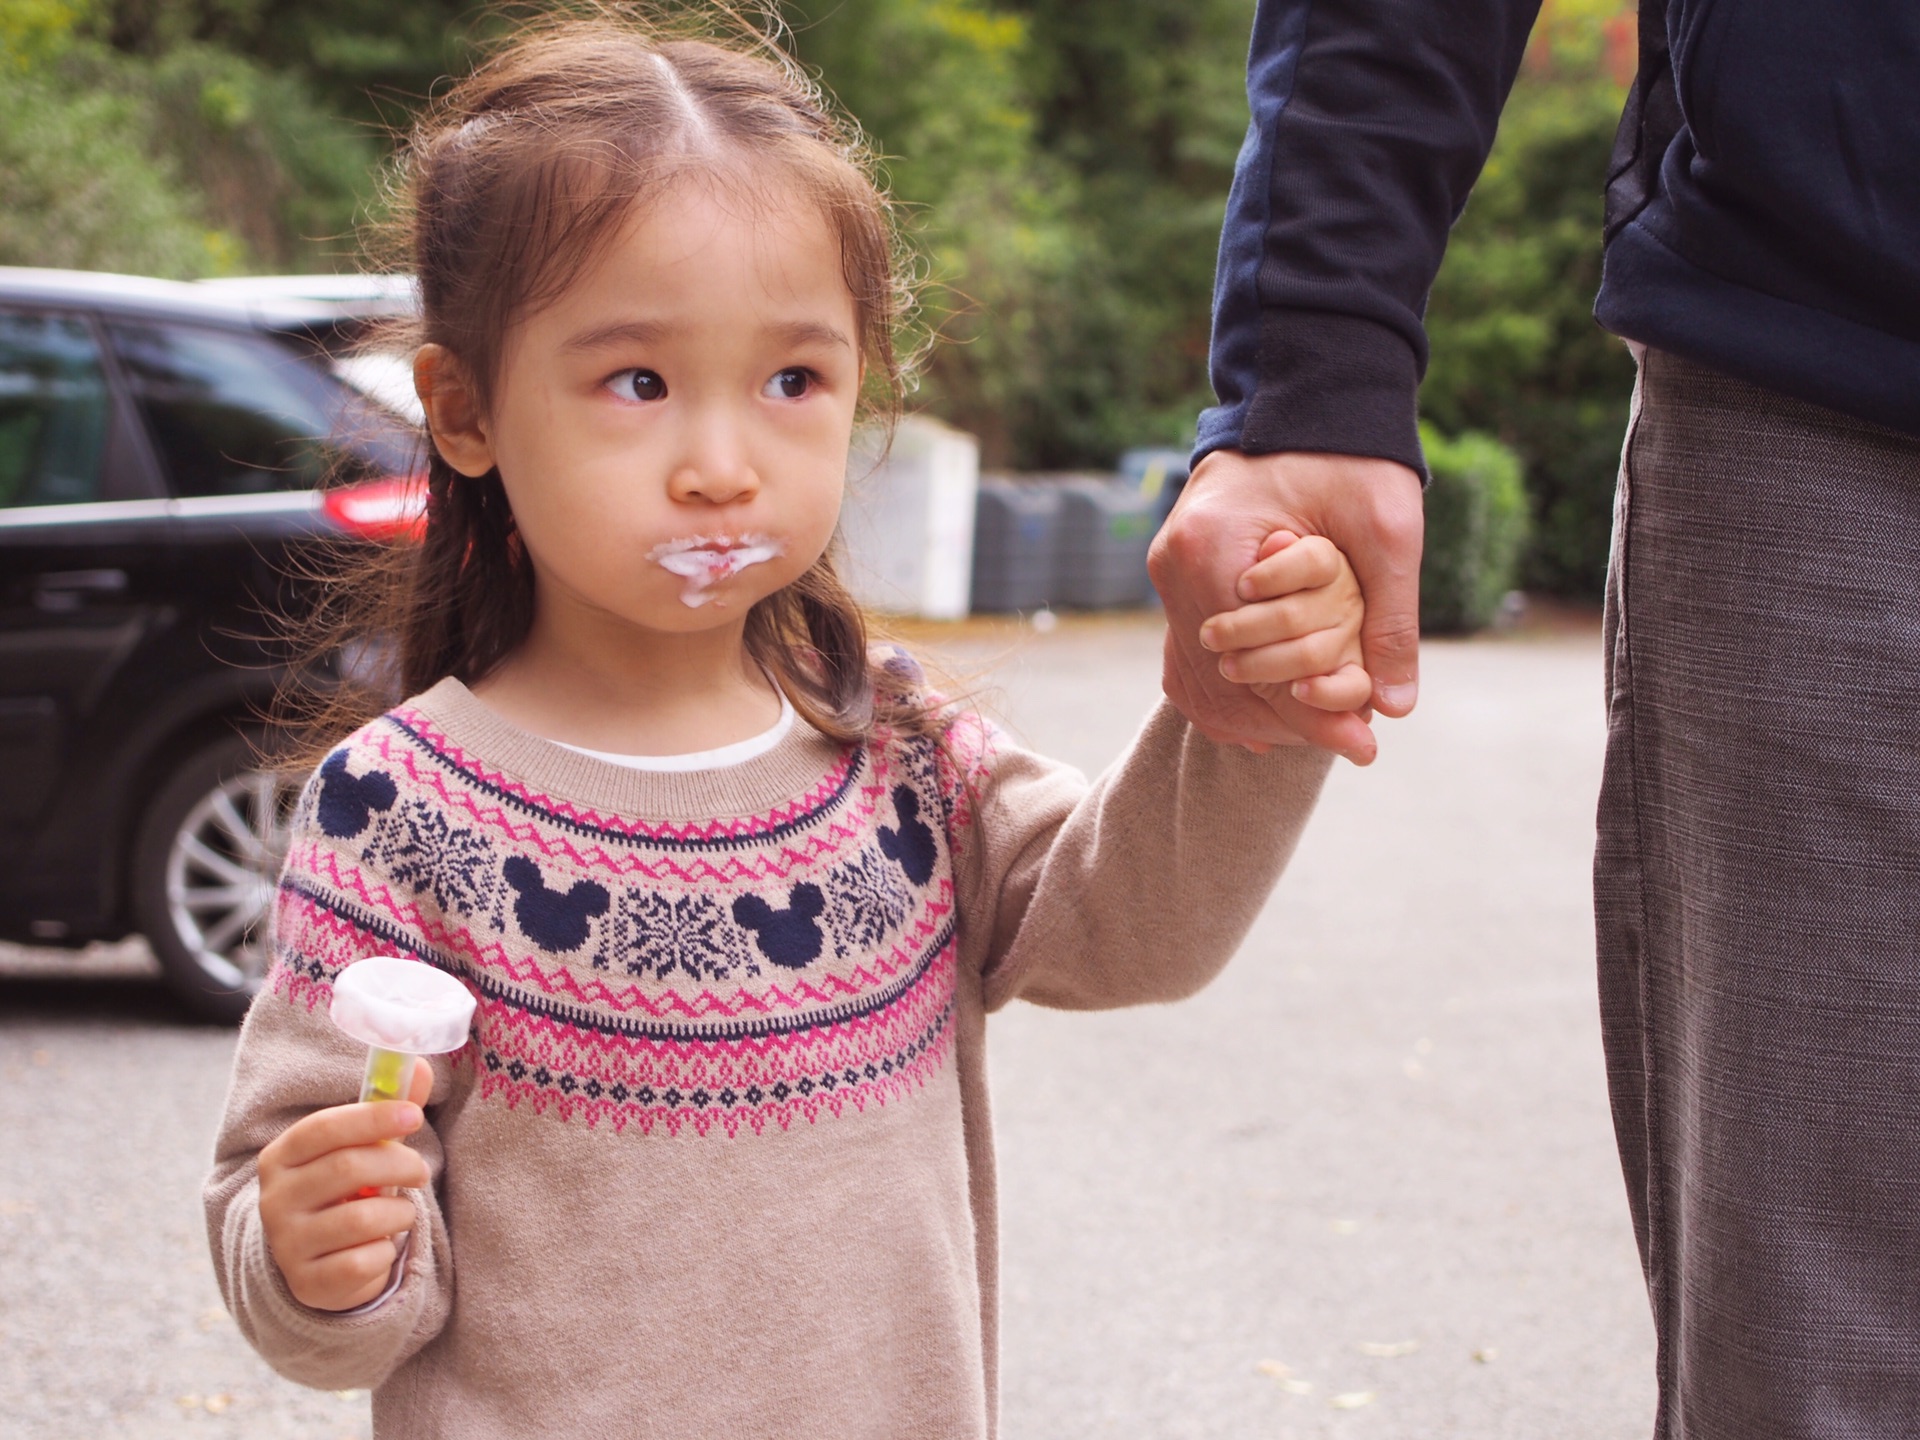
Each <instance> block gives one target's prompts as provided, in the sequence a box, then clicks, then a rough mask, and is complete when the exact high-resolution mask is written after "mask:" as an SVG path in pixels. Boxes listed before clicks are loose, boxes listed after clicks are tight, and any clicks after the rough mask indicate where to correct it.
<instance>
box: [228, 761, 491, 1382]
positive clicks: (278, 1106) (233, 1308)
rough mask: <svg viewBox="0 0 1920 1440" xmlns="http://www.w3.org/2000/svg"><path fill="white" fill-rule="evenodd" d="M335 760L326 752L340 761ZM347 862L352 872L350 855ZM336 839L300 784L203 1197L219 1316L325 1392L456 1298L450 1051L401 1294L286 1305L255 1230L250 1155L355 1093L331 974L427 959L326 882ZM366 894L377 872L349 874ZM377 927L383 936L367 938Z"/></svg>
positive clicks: (280, 1366) (356, 1060)
mask: <svg viewBox="0 0 1920 1440" xmlns="http://www.w3.org/2000/svg"><path fill="white" fill-rule="evenodd" d="M338 753H340V752H336V754H338ZM352 858H353V862H354V864H355V865H356V866H359V865H363V863H364V862H363V860H362V858H361V857H359V856H354V857H352ZM347 859H348V857H347V856H346V855H345V854H344V853H342V851H341V849H340V845H339V842H338V841H335V840H332V839H330V838H329V837H328V836H327V835H326V834H325V833H324V831H323V830H322V829H321V828H320V827H319V826H318V825H316V824H315V823H314V805H313V795H312V793H311V789H310V790H309V794H308V795H307V796H306V797H305V798H303V800H302V803H301V805H300V807H299V810H298V812H297V813H296V819H295V833H294V839H293V843H292V846H291V848H290V850H289V853H288V859H287V865H286V869H285V871H284V872H283V874H282V877H281V882H280V889H279V893H278V896H277V898H276V903H275V911H274V938H273V950H274V961H273V968H272V970H271V971H270V972H269V975H268V979H267V983H266V985H265V986H264V987H263V988H262V990H261V993H260V995H259V997H258V998H257V999H256V1000H255V1001H254V1003H253V1006H252V1008H251V1009H250V1010H249V1012H248V1014H247V1019H246V1023H245V1025H244V1026H243V1027H242V1028H241V1032H240V1043H239V1048H238V1051H237V1053H236V1055H235V1058H234V1068H233V1078H232V1080H231V1082H230V1084H229V1087H228V1091H227V1103H226V1111H225V1114H224V1115H223V1117H222V1119H221V1122H220V1130H219V1134H218V1137H217V1139H216V1140H215V1145H214V1163H213V1171H212V1173H211V1174H210V1175H209V1177H208V1179H207V1183H206V1189H205V1196H204V1199H205V1205H206V1216H207V1232H208V1239H209V1242H210V1243H211V1246H212V1250H213V1263H214V1270H215V1272H216V1274H217V1276H218V1279H219V1282H220V1290H221V1295H222V1297H223V1298H224V1299H225V1300H226V1303H227V1309H228V1310H229V1311H230V1312H231V1313H232V1315H233V1317H234V1320H235V1321H236V1322H237V1323H238V1325H239V1327H240V1330H241V1333H242V1334H244V1335H245V1336H246V1337H247V1340H248V1341H249V1343H251V1344H252V1345H253V1347H254V1349H256V1350H258V1351H259V1352H260V1354H261V1356H262V1358H264V1359H265V1360H266V1361H267V1363H268V1364H269V1365H271V1366H272V1367H273V1368H274V1369H275V1370H277V1371H279V1372H280V1373H281V1374H282V1375H284V1376H286V1377H287V1378H288V1379H290V1380H296V1381H299V1382H300V1383H301V1384H304V1385H313V1386H318V1387H321V1388H325V1389H346V1388H361V1387H365V1388H371V1387H373V1386H375V1385H378V1384H379V1383H380V1382H381V1381H382V1380H384V1379H385V1378H386V1376H387V1375H388V1374H390V1373H391V1372H392V1371H393V1369H394V1368H395V1367H396V1366H398V1365H399V1364H400V1363H401V1362H402V1361H403V1360H405V1359H406V1358H407V1357H408V1356H410V1355H412V1354H413V1353H414V1352H415V1351H416V1350H418V1349H419V1348H420V1347H421V1346H422V1345H424V1344H426V1343H427V1341H429V1340H430V1339H432V1338H433V1336H434V1335H435V1334H437V1333H438V1331H439V1330H440V1327H441V1326H442V1325H444V1324H445V1323H446V1318H447V1314H448V1311H449V1309H450V1308H451V1301H452V1292H453V1262H452V1253H451V1249H450V1246H449V1244H448V1238H447V1228H446V1223H445V1220H444V1218H443V1216H442V1214H441V1209H440V1201H439V1187H440V1179H441V1170H442V1154H441V1147H440V1142H439V1140H438V1138H437V1135H436V1133H435V1130H434V1113H435V1107H436V1106H437V1105H439V1104H441V1103H442V1102H444V1101H445V1100H446V1099H447V1097H448V1094H449V1091H450V1087H451V1073H452V1072H451V1067H450V1066H449V1064H448V1063H447V1057H445V1056H440V1057H435V1059H434V1060H433V1062H432V1063H433V1066H434V1077H433V1090H432V1093H431V1095H430V1096H429V1099H428V1102H427V1110H426V1114H427V1119H426V1123H425V1124H424V1125H422V1126H421V1128H420V1129H419V1130H418V1131H417V1132H416V1133H415V1134H414V1135H412V1136H410V1137H409V1138H408V1140H407V1142H406V1143H408V1144H410V1145H412V1146H413V1147H414V1148H415V1149H416V1150H418V1151H419V1152H420V1154H421V1155H422V1157H423V1158H424V1159H425V1160H426V1162H427V1165H428V1169H429V1171H430V1172H431V1174H432V1177H433V1178H432V1183H431V1185H430V1186H429V1187H428V1188H427V1189H424V1190H412V1191H408V1192H407V1193H408V1194H409V1195H410V1196H411V1198H412V1200H413V1206H414V1223H413V1228H412V1230H411V1232H410V1238H409V1240H408V1243H407V1245H406V1247H405V1255H404V1261H403V1271H402V1275H401V1278H400V1284H399V1286H398V1288H397V1289H396V1290H395V1291H394V1292H393V1293H392V1294H391V1295H389V1296H387V1297H385V1298H384V1299H383V1300H382V1302H381V1303H379V1304H377V1305H373V1306H363V1307H361V1308H360V1309H358V1310H353V1311H347V1312H343V1313H338V1314H335V1313H331V1312H327V1311H322V1310H313V1309H310V1308H308V1307H307V1306H305V1305H302V1304H301V1303H300V1302H299V1301H298V1300H296V1299H294V1297H293V1295H292V1292H290V1291H289V1290H288V1289H287V1283H286V1280H285V1278H284V1277H283V1276H282V1275H281V1273H280V1267H279V1266H278V1265H277V1264H275V1263H274V1260H273V1257H272V1255H271V1254H270V1253H269V1252H268V1249H267V1243H266V1236H265V1234H264V1231H263V1228H262V1225H261V1222H260V1204H259V1200H260V1177H259V1170H258V1160H259V1155H260V1151H261V1149H262V1148H263V1147H265V1146H266V1144H267V1143H268V1142H269V1141H271V1140H272V1139H273V1138H274V1137H275V1136H277V1135H279V1134H280V1133H281V1132H282V1131H284V1130H285V1129H286V1128H287V1127H288V1126H289V1125H291V1124H293V1122H294V1121H296V1120H298V1119H300V1118H301V1117H302V1116H305V1115H308V1114H310V1113H312V1112H313V1111H315V1110H319V1109H323V1108H326V1107H328V1106H332V1105H343V1104H348V1103H350V1102H352V1101H354V1100H356V1099H358V1098H359V1093H360V1079H361V1071H362V1069H363V1067H364V1065H365V1063H366V1050H365V1047H364V1046H362V1045H360V1044H358V1043H357V1042H356V1041H353V1040H351V1039H349V1038H347V1037H346V1036H344V1035H342V1034H341V1033H340V1032H339V1031H338V1030H336V1029H335V1028H334V1026H333V1022H332V1021H331V1020H330V1019H329V1018H328V1002H329V1000H330V998H331V996H332V978H333V976H335V975H336V974H338V973H339V971H340V969H341V968H342V967H343V966H346V965H349V964H351V963H353V962H354V961H355V960H359V959H361V958H363V957H365V956H367V955H373V954H400V955H408V954H424V953H425V951H426V945H425V942H424V940H423V938H422V937H420V936H418V935H410V934H402V933H399V932H394V933H384V929H385V927H380V926H376V925H375V924H373V922H372V921H371V918H370V916H368V915H366V914H363V913H356V909H355V907H354V906H353V905H352V904H351V903H348V899H347V897H346V896H345V895H344V894H343V893H342V892H341V891H340V890H339V889H338V888H336V885H335V883H333V882H334V877H337V876H339V875H341V874H342V873H343V872H344V871H346V870H347V868H348V867H347V864H346V862H347ZM356 874H357V878H358V879H359V881H360V882H361V883H364V884H367V885H370V886H374V887H377V886H378V884H379V880H378V877H377V876H374V875H369V874H367V873H366V872H365V871H364V870H363V869H362V870H360V871H357V872H356ZM376 932H382V933H376Z"/></svg>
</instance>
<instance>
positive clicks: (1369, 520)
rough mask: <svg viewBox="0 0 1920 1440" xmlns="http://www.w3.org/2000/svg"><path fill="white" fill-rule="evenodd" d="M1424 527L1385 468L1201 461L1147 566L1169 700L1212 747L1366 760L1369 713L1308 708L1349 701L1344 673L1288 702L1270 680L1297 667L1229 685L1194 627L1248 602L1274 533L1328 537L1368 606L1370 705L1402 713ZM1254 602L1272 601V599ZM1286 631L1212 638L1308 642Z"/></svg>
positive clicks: (1363, 629)
mask: <svg viewBox="0 0 1920 1440" xmlns="http://www.w3.org/2000/svg"><path fill="white" fill-rule="evenodd" d="M1423 522H1424V516H1423V515H1422V497H1421V493H1420V479H1419V476H1417V475H1416V474H1415V473H1414V472H1413V471H1411V470H1409V469H1407V468H1406V467H1405V466H1404V465H1399V464H1396V463H1394V462H1393V461H1389V460H1377V459H1368V458H1365V457H1359V456H1351V455H1323V454H1310V453H1304V452H1301V453H1283V454H1274V455H1245V454H1241V453H1240V452H1238V451H1233V450H1216V451H1213V452H1212V453H1211V454H1209V455H1207V456H1206V457H1205V458H1204V459H1203V460H1202V461H1201V462H1200V464H1199V465H1198V466H1197V467H1195V469H1194V472H1193V477H1192V478H1191V479H1190V480H1189V481H1188V482H1187V485H1186V487H1185V489H1184V490H1182V492H1181V494H1180V500H1179V503H1178V504H1176V505H1175V506H1174V509H1173V514H1172V515H1171V516H1170V517H1169V518H1168V520H1167V523H1166V525H1165V526H1163V527H1162V529H1161V531H1160V534H1159V535H1158V536H1157V537H1156V538H1155V540H1154V543H1153V549H1152V551H1151V552H1150V553H1149V555H1148V561H1147V564H1148V569H1149V570H1150V571H1151V572H1152V575H1153V583H1154V587H1155V589H1157V590H1158V591H1159V592H1160V598H1161V600H1162V602H1163V603H1164V605H1165V607H1166V613H1167V640H1166V663H1165V668H1164V671H1163V675H1162V683H1163V685H1164V687H1165V689H1166V693H1167V698H1168V699H1169V700H1170V701H1172V702H1173V704H1174V706H1175V707H1176V708H1177V709H1179V710H1180V712H1181V713H1182V714H1184V715H1185V716H1186V717H1187V718H1188V719H1189V720H1190V721H1192V722H1193V724H1194V726H1195V727H1196V728H1197V729H1199V730H1200V731H1201V733H1203V734H1205V735H1207V736H1209V737H1211V738H1212V739H1214V740H1216V741H1220V742H1223V743H1230V744H1238V745H1243V746H1245V747H1246V748H1248V749H1250V750H1255V751H1260V750H1265V749H1268V748H1269V747H1271V746H1273V745H1296V744H1300V743H1302V742H1305V743H1308V744H1313V745H1318V746H1321V747H1323V748H1325V749H1328V750H1333V751H1337V752H1338V753H1340V754H1342V755H1345V756H1346V757H1347V758H1348V759H1349V760H1351V761H1353V762H1354V763H1355V764H1359V765H1365V764H1367V763H1369V762H1370V761H1372V759H1373V758H1374V755H1375V753H1376V751H1377V746H1376V745H1375V742H1374V736H1373V731H1372V729H1371V728H1370V726H1369V725H1368V723H1367V720H1368V718H1369V717H1368V716H1367V714H1366V712H1365V711H1364V710H1361V709H1355V710H1352V711H1347V712H1330V711H1328V710H1325V709H1320V708H1316V706H1318V705H1323V704H1329V703H1337V701H1338V700H1339V699H1341V698H1345V697H1346V694H1347V692H1346V690H1345V688H1344V687H1345V686H1346V685H1348V684H1349V683H1350V681H1351V677H1347V678H1346V679H1340V680H1338V681H1337V683H1332V684H1327V685H1321V684H1317V683H1315V684H1310V685H1308V686H1307V687H1305V689H1304V690H1302V691H1301V692H1299V693H1298V694H1296V692H1295V691H1294V689H1293V688H1292V686H1291V685H1290V684H1288V683H1281V682H1278V681H1276V680H1272V679H1269V678H1267V677H1268V676H1277V675H1279V674H1281V673H1284V672H1285V671H1286V670H1288V669H1291V668H1293V667H1288V666H1280V667H1274V668H1265V669H1262V668H1260V667H1258V666H1256V667H1255V668H1254V670H1253V671H1251V672H1249V673H1250V674H1255V675H1257V677H1258V678H1257V680H1256V681H1255V682H1254V683H1241V682H1236V681H1234V680H1231V679H1229V678H1228V676H1227V675H1226V674H1224V673H1223V672H1222V670H1221V665H1220V656H1219V655H1218V654H1216V653H1215V652H1213V651H1211V650H1209V649H1207V648H1206V646H1205V645H1204V644H1203V643H1202V641H1201V626H1202V624H1204V623H1207V622H1208V621H1209V620H1210V619H1213V618H1224V617H1225V616H1226V615H1227V614H1229V613H1230V612H1236V611H1238V610H1239V609H1240V608H1241V607H1242V606H1243V605H1246V604H1247V603H1248V601H1247V600H1246V599H1245V598H1244V597H1243V594H1242V592H1241V590H1240V588H1239V587H1240V585H1241V583H1242V581H1243V579H1245V578H1246V577H1247V576H1248V572H1249V569H1250V567H1251V568H1257V567H1258V566H1259V565H1260V564H1262V563H1264V559H1263V557H1264V558H1271V557H1272V554H1273V552H1272V551H1270V550H1268V549H1265V548H1263V547H1264V546H1265V544H1266V542H1267V541H1268V539H1269V537H1271V536H1273V535H1274V534H1275V532H1278V531H1290V532H1292V533H1293V534H1295V535H1300V536H1306V537H1315V536H1323V537H1325V538H1326V539H1327V540H1329V541H1331V542H1332V543H1333V545H1334V546H1336V547H1338V550H1339V552H1340V553H1341V554H1342V555H1343V556H1344V557H1346V559H1347V560H1349V561H1350V562H1351V566H1352V570H1353V573H1354V576H1355V577H1356V578H1357V580H1358V583H1359V587H1360V591H1361V593H1362V595H1363V597H1364V599H1365V617H1364V619H1363V620H1362V621H1361V622H1360V647H1361V651H1362V657H1363V658H1362V663H1363V664H1364V666H1365V667H1366V670H1367V672H1368V673H1369V675H1370V676H1371V678H1372V707H1373V708H1374V709H1376V710H1378V711H1379V712H1380V713H1381V714H1383V715H1389V716H1395V717H1397V716H1401V715H1405V714H1407V713H1408V712H1409V711H1411V710H1412V709H1413V705H1414V699H1415V696H1416V693H1417V688H1418V660H1419V642H1420V624H1419V595H1420V544H1421V531H1422V528H1423ZM1256 583H1257V582H1256ZM1256 593H1258V594H1259V595H1260V596H1261V598H1262V599H1266V598H1272V596H1271V592H1270V591H1268V590H1260V591H1257V592H1256ZM1256 604H1257V602H1256ZM1288 628H1289V627H1288V624H1287V623H1282V624H1281V625H1280V626H1279V628H1278V629H1276V630H1275V631H1274V632H1273V633H1272V634H1270V635H1267V636H1266V637H1265V638H1261V637H1259V636H1254V637H1251V638H1250V637H1248V636H1247V635H1243V634H1231V632H1230V638H1229V639H1228V640H1227V641H1223V642H1220V643H1223V644H1233V645H1237V646H1239V648H1240V649H1241V650H1243V651H1244V650H1247V649H1258V648H1260V647H1261V646H1263V645H1270V644H1276V643H1285V642H1286V641H1287V640H1289V639H1293V638H1300V636H1301V635H1304V634H1305V633H1308V632H1307V631H1305V630H1302V631H1300V632H1299V635H1289V634H1286V633H1284V632H1285V631H1286V630H1287V629H1288ZM1319 628H1321V629H1325V628H1329V627H1327V626H1326V625H1324V624H1323V625H1321V626H1320V627H1319ZM1231 668H1233V667H1229V669H1231ZM1302 678H1307V679H1314V678H1315V677H1311V676H1305V675H1304V673H1303V674H1302ZM1333 679H1334V676H1333V674H1332V673H1331V672H1330V673H1329V680H1333ZM1309 702H1312V703H1309ZM1364 703H1365V701H1364V697H1363V699H1362V704H1364Z"/></svg>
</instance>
